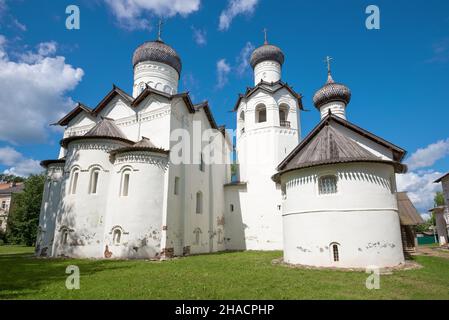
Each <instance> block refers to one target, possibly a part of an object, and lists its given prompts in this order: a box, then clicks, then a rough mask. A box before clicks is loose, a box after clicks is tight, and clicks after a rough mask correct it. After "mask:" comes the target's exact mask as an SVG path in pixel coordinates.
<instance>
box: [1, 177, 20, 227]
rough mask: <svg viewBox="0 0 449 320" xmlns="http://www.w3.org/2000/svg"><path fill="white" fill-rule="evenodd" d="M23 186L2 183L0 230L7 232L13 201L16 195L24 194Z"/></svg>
mask: <svg viewBox="0 0 449 320" xmlns="http://www.w3.org/2000/svg"><path fill="white" fill-rule="evenodd" d="M23 188H24V185H23V184H15V183H0V230H1V231H6V226H7V223H8V215H9V209H10V208H11V199H12V195H13V194H14V193H19V192H22V191H23Z"/></svg>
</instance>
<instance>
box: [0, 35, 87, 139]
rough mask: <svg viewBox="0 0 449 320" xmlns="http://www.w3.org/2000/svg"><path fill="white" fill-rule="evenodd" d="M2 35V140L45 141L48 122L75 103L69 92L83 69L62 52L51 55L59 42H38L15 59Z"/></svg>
mask: <svg viewBox="0 0 449 320" xmlns="http://www.w3.org/2000/svg"><path fill="white" fill-rule="evenodd" d="M5 42H6V39H5V38H4V37H2V36H0V88H1V90H0V105H1V106H2V107H1V117H0V140H2V141H7V142H9V143H13V144H18V143H21V142H27V143H36V142H45V140H46V138H47V136H48V128H49V123H51V122H52V121H56V120H58V119H59V118H60V117H61V116H63V115H64V114H65V113H66V112H67V111H69V110H70V108H71V107H73V101H72V100H71V99H70V98H69V97H67V96H66V93H67V92H68V91H70V90H73V89H74V88H75V87H76V86H77V85H78V83H79V82H80V81H81V79H82V77H83V75H84V72H83V70H82V69H80V68H74V67H72V66H71V65H69V64H67V63H66V61H65V58H64V57H62V56H52V55H53V54H54V53H55V51H56V43H54V42H47V43H42V44H40V45H39V46H38V48H37V52H26V53H24V54H22V55H21V56H20V57H19V59H18V61H12V60H11V59H10V58H9V57H8V54H7V52H6V49H5V47H4V44H5Z"/></svg>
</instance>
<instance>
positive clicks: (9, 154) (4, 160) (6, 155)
mask: <svg viewBox="0 0 449 320" xmlns="http://www.w3.org/2000/svg"><path fill="white" fill-rule="evenodd" d="M21 157H22V155H21V154H20V153H19V152H17V151H16V150H15V149H13V148H11V147H4V148H0V163H1V164H3V165H5V166H12V165H14V164H15V163H16V162H17V161H18V160H19V159H20V158H21Z"/></svg>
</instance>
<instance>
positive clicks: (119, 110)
mask: <svg viewBox="0 0 449 320" xmlns="http://www.w3.org/2000/svg"><path fill="white" fill-rule="evenodd" d="M96 115H97V117H106V118H112V119H121V118H126V117H129V116H132V115H135V112H134V111H133V110H132V109H131V107H130V106H129V105H128V104H127V103H126V102H125V101H124V99H123V98H122V97H120V96H118V95H117V96H115V97H114V98H113V99H111V101H109V102H108V103H106V104H105V106H104V107H103V108H102V109H101V110H100V111H99V112H97V113H96Z"/></svg>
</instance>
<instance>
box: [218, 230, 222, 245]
mask: <svg viewBox="0 0 449 320" xmlns="http://www.w3.org/2000/svg"><path fill="white" fill-rule="evenodd" d="M217 237H218V239H217V242H218V243H219V244H222V243H223V240H224V239H223V230H221V229H218V231H217Z"/></svg>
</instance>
